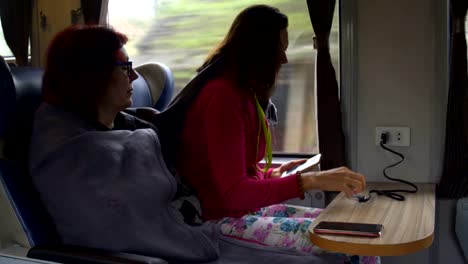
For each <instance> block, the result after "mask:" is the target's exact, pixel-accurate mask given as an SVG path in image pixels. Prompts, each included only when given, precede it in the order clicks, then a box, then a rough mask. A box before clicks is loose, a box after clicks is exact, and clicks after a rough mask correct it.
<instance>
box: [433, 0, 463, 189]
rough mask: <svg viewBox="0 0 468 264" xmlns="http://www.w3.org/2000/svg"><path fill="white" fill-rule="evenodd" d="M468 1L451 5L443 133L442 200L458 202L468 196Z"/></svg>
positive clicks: (461, 0)
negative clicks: (467, 24) (467, 20)
mask: <svg viewBox="0 0 468 264" xmlns="http://www.w3.org/2000/svg"><path fill="white" fill-rule="evenodd" d="M467 8H468V0H452V1H451V2H450V20H451V23H450V31H451V39H450V68H449V72H450V82H449V95H448V104H447V120H446V130H445V133H446V135H445V153H444V165H443V171H442V177H441V180H440V183H439V186H438V190H437V191H438V195H439V197H441V198H461V197H464V196H466V195H467V194H468V129H467V128H468V123H467V121H468V116H467V114H468V113H467V109H468V100H467V96H468V93H467V90H468V76H467V61H466V55H467V54H466V39H465V17H466V12H467Z"/></svg>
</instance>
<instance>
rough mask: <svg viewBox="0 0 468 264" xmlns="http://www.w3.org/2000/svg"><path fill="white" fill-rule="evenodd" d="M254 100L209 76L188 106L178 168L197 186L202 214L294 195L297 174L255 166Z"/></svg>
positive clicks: (237, 210) (246, 208) (237, 212)
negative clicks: (275, 176) (275, 174)
mask: <svg viewBox="0 0 468 264" xmlns="http://www.w3.org/2000/svg"><path fill="white" fill-rule="evenodd" d="M258 129H259V121H258V116H257V112H256V108H255V101H254V99H253V97H252V96H251V95H249V94H248V93H246V92H243V91H241V90H240V89H239V88H238V87H236V86H235V84H234V83H233V82H231V81H229V80H228V79H224V78H219V79H215V80H212V81H209V82H208V83H207V84H206V85H205V87H203V89H202V90H201V92H200V94H199V95H198V96H197V98H196V99H195V101H194V103H193V105H192V106H191V107H190V109H189V111H188V113H187V116H186V119H185V124H184V131H183V136H182V147H181V151H180V156H179V158H178V161H179V162H178V164H177V170H178V173H179V174H180V175H181V176H182V177H184V178H185V179H186V180H187V182H188V183H189V185H190V186H192V187H193V188H194V189H195V191H196V192H197V196H198V198H199V199H200V203H201V206H202V211H203V218H204V220H211V219H218V218H221V217H225V216H233V217H238V216H241V215H244V214H246V213H248V212H253V211H257V210H258V209H260V208H261V207H265V206H269V205H272V204H276V203H281V202H283V201H285V200H287V199H291V198H295V197H299V188H298V185H297V180H296V177H285V178H279V179H270V175H271V169H270V170H269V171H268V172H267V173H263V172H259V171H258V170H256V169H255V166H256V164H257V162H258V161H260V160H261V159H262V158H263V157H264V154H265V140H264V136H263V133H262V134H261V136H260V144H259V150H258V156H257V157H255V153H257V150H256V148H257V137H258Z"/></svg>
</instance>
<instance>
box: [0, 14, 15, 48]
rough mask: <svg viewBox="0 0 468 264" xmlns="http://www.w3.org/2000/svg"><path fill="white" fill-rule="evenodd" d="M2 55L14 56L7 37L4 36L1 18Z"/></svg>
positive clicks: (0, 44) (0, 42) (0, 40)
mask: <svg viewBox="0 0 468 264" xmlns="http://www.w3.org/2000/svg"><path fill="white" fill-rule="evenodd" d="M0 55H1V56H2V57H13V53H12V52H11V50H10V48H9V47H8V45H7V43H6V41H5V37H4V36H3V28H2V21H1V19H0Z"/></svg>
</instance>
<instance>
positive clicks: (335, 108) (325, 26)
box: [307, 0, 345, 169]
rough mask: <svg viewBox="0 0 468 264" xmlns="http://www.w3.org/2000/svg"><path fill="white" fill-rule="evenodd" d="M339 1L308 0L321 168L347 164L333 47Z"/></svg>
mask: <svg viewBox="0 0 468 264" xmlns="http://www.w3.org/2000/svg"><path fill="white" fill-rule="evenodd" d="M335 3H336V1H335V0H307V7H308V9H309V16H310V21H311V22H312V26H313V28H314V31H315V35H316V36H315V38H314V45H315V48H316V49H317V58H316V65H315V70H316V72H315V78H316V79H315V81H316V83H317V86H316V89H317V106H316V107H317V122H318V141H319V149H320V153H322V161H321V162H320V168H321V169H330V168H335V167H338V166H343V165H345V144H344V134H343V128H342V123H341V119H342V117H341V106H340V99H339V93H338V82H337V80H336V74H335V69H334V68H333V65H332V61H331V56H330V50H329V36H330V30H331V26H332V22H333V13H334V10H335Z"/></svg>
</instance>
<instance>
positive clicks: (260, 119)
mask: <svg viewBox="0 0 468 264" xmlns="http://www.w3.org/2000/svg"><path fill="white" fill-rule="evenodd" d="M254 98H255V106H256V108H257V115H258V122H259V124H258V137H257V152H256V153H255V159H257V157H258V149H259V146H260V134H261V133H260V127H261V128H262V130H263V134H264V135H265V143H266V155H265V162H266V164H265V169H264V172H265V173H266V172H267V171H268V169H269V168H270V167H271V163H272V161H273V153H272V151H271V134H270V131H269V130H268V128H267V125H266V122H265V120H266V117H265V113H264V112H263V109H262V107H261V106H260V103H259V102H258V99H257V95H256V94H254ZM256 168H257V169H258V170H260V169H259V168H258V166H256Z"/></svg>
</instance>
